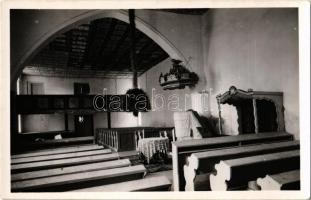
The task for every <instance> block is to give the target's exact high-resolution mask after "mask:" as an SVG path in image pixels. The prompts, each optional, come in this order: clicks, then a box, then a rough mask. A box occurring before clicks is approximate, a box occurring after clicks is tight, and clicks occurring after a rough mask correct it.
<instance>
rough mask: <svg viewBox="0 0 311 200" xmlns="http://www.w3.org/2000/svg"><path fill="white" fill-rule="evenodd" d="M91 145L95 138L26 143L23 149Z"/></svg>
mask: <svg viewBox="0 0 311 200" xmlns="http://www.w3.org/2000/svg"><path fill="white" fill-rule="evenodd" d="M91 143H94V136H86V137H74V138H64V139H58V140H56V139H52V140H43V141H35V142H25V143H23V144H21V145H23V148H26V149H27V148H28V149H38V148H47V147H59V146H69V145H78V144H91Z"/></svg>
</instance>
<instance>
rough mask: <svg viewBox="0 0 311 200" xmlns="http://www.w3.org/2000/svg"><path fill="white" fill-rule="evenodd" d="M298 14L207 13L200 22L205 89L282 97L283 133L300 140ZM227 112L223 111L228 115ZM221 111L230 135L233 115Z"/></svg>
mask: <svg viewBox="0 0 311 200" xmlns="http://www.w3.org/2000/svg"><path fill="white" fill-rule="evenodd" d="M297 18H298V13H297V9H291V8H289V9H212V10H210V11H208V12H207V14H205V15H204V16H203V17H202V22H203V28H202V41H203V55H204V73H205V76H206V80H207V83H206V88H212V89H213V98H212V99H213V101H212V102H211V103H212V113H213V115H215V116H217V111H218V109H217V105H216V95H217V94H219V93H223V92H225V91H227V90H228V89H229V87H230V86H231V85H234V86H236V87H237V88H240V89H244V90H247V89H248V88H252V89H254V90H259V91H281V92H284V107H285V125H286V131H287V132H289V133H292V134H294V135H295V137H296V138H299V104H298V102H299V99H298V97H299V96H298V89H299V85H298V80H299V77H298V70H299V69H298V19H297ZM227 111H228V110H227ZM227 111H223V112H222V113H223V114H224V116H225V117H226V118H227V120H226V123H227V125H228V124H229V125H228V126H226V131H227V132H228V133H229V132H230V133H234V132H236V131H237V129H236V128H237V127H236V126H235V127H234V128H233V127H232V126H230V124H233V123H236V114H235V113H233V112H234V111H228V112H227Z"/></svg>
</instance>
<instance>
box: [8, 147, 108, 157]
mask: <svg viewBox="0 0 311 200" xmlns="http://www.w3.org/2000/svg"><path fill="white" fill-rule="evenodd" d="M103 148H104V147H103V146H98V145H94V144H91V145H78V146H72V147H59V148H54V149H44V150H39V151H31V152H28V153H23V154H16V155H12V156H11V158H12V159H16V158H27V157H34V156H46V155H56V154H63V153H73V152H82V151H91V150H99V149H103Z"/></svg>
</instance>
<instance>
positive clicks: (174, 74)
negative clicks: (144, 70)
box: [159, 59, 199, 90]
mask: <svg viewBox="0 0 311 200" xmlns="http://www.w3.org/2000/svg"><path fill="white" fill-rule="evenodd" d="M172 63H173V68H171V69H170V71H169V72H168V73H166V74H164V75H163V74H162V73H161V74H160V77H159V83H160V85H161V86H162V88H163V89H164V90H174V89H184V88H185V87H186V86H189V87H192V86H194V85H195V84H197V82H198V80H199V77H198V76H197V74H196V73H194V72H190V71H189V70H188V69H187V68H185V67H184V66H183V65H181V64H180V63H181V61H180V60H175V59H172Z"/></svg>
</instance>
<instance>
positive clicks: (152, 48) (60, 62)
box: [24, 18, 168, 77]
mask: <svg viewBox="0 0 311 200" xmlns="http://www.w3.org/2000/svg"><path fill="white" fill-rule="evenodd" d="M135 35H136V50H135V52H136V68H137V71H138V75H141V74H142V73H144V72H145V71H147V70H148V69H150V68H151V67H153V66H155V65H156V64H158V63H159V62H161V61H163V60H164V59H166V58H168V54H167V53H166V52H165V51H164V50H163V49H162V48H161V47H160V46H159V45H157V43H155V42H154V41H153V40H152V39H150V38H149V37H148V36H146V35H145V34H144V33H142V32H140V31H139V30H137V29H136V33H135ZM24 73H26V74H27V73H30V74H31V73H32V74H35V73H37V74H38V75H50V76H57V75H58V76H59V75H62V76H79V77H84V76H92V77H94V76H95V77H96V76H100V77H101V76H107V77H109V76H131V74H132V72H131V70H130V36H129V24H128V23H125V22H122V21H120V20H117V19H113V18H103V19H97V20H94V21H91V22H90V23H86V24H82V25H80V26H78V27H75V28H73V29H71V30H69V31H67V32H65V33H63V34H61V35H59V36H58V37H56V38H55V39H54V40H53V41H51V42H50V43H49V44H48V45H47V46H46V47H45V48H43V49H42V50H41V51H40V52H39V53H38V54H37V55H35V57H34V58H33V59H32V60H31V62H30V63H29V67H26V68H25V69H24Z"/></svg>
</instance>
